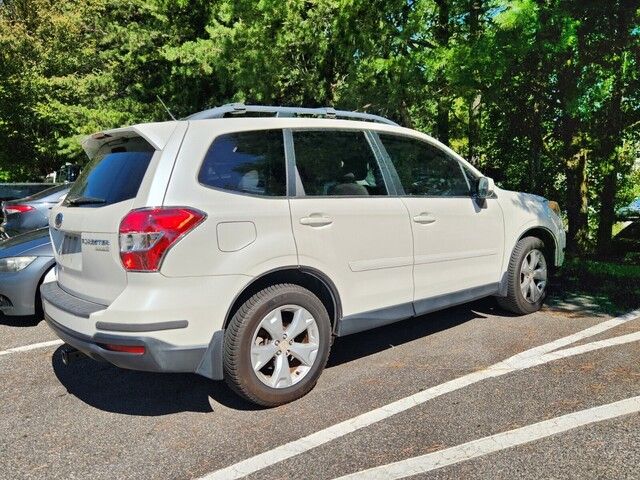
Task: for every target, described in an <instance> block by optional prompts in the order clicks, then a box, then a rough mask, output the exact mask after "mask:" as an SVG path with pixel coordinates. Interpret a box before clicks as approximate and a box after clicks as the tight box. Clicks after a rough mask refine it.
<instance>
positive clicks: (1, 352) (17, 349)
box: [0, 340, 64, 357]
mask: <svg viewBox="0 0 640 480" xmlns="http://www.w3.org/2000/svg"><path fill="white" fill-rule="evenodd" d="M63 343H64V342H63V341H62V340H51V341H50V342H40V343H32V344H31V345H25V346H23V347H14V348H9V349H7V350H0V357H2V356H3V355H9V354H11V353H20V352H28V351H29V350H35V349H37V348H45V347H54V346H57V345H62V344H63Z"/></svg>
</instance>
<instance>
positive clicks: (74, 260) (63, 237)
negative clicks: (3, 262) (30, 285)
mask: <svg viewBox="0 0 640 480" xmlns="http://www.w3.org/2000/svg"><path fill="white" fill-rule="evenodd" d="M153 125H161V126H162V128H160V127H159V128H156V131H155V133H158V130H159V131H160V133H162V134H163V135H160V136H158V135H155V136H154V135H145V133H144V129H142V130H141V128H140V127H132V128H131V129H119V130H114V131H110V132H106V133H101V134H96V135H94V136H93V137H91V138H90V139H89V140H88V141H87V142H85V144H84V147H85V150H86V151H87V153H88V155H89V162H88V163H87V164H86V165H85V167H84V168H83V171H82V173H81V175H80V176H79V177H78V179H77V180H76V182H75V183H74V185H73V187H72V188H71V190H70V191H69V194H68V195H67V197H66V198H65V200H64V201H63V202H62V204H61V205H59V206H56V207H55V208H54V209H53V210H52V211H51V215H50V227H51V229H50V231H51V238H52V241H53V247H54V250H55V258H56V262H57V264H58V284H59V285H60V287H61V288H63V289H64V290H65V291H67V292H68V293H70V294H72V295H74V296H77V297H79V298H83V299H85V300H88V301H91V302H95V303H99V304H102V305H109V304H110V303H111V302H112V301H113V300H114V299H115V298H116V297H117V296H118V295H119V294H120V293H121V292H122V290H124V288H125V287H126V284H127V273H126V271H125V269H124V267H123V265H122V262H121V259H120V248H119V228H120V222H121V221H122V218H123V217H124V216H125V215H126V214H127V213H128V212H129V211H130V210H131V209H133V208H136V207H139V206H140V203H141V202H140V199H138V201H137V200H136V199H137V197H138V195H139V192H141V193H142V191H143V190H147V191H148V190H149V188H150V184H151V182H152V178H150V177H152V176H153V174H154V170H156V169H157V167H158V163H159V161H160V157H161V156H162V155H161V149H162V147H163V146H164V144H166V142H167V140H168V138H169V137H170V135H171V132H172V130H171V129H167V128H166V125H165V124H148V128H151V127H153ZM141 127H145V126H141ZM147 133H148V132H147ZM162 137H164V138H162ZM143 200H144V199H143ZM143 204H144V202H143Z"/></svg>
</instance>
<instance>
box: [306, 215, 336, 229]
mask: <svg viewBox="0 0 640 480" xmlns="http://www.w3.org/2000/svg"><path fill="white" fill-rule="evenodd" d="M300 223H301V224H302V225H307V226H309V227H324V226H325V225H331V224H332V223H333V220H332V219H331V218H330V217H324V216H322V215H314V214H311V215H309V216H308V217H303V218H301V219H300Z"/></svg>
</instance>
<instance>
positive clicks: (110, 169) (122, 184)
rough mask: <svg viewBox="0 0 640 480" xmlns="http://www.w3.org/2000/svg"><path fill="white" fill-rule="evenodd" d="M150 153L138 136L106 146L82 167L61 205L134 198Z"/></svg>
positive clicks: (107, 202)
mask: <svg viewBox="0 0 640 480" xmlns="http://www.w3.org/2000/svg"><path fill="white" fill-rule="evenodd" d="M154 152H155V150H154V149H153V147H152V146H151V145H149V144H148V143H147V142H145V141H144V140H142V139H140V138H136V139H128V141H126V142H119V143H118V144H117V145H109V146H106V151H102V150H101V151H99V152H98V154H97V155H96V156H95V157H94V158H93V159H92V160H91V161H90V162H89V163H88V164H87V165H86V166H85V167H84V170H83V171H82V173H81V174H80V176H79V177H78V179H77V180H76V182H75V183H74V184H73V187H71V190H70V191H69V194H68V195H67V197H66V198H65V200H64V205H66V206H73V207H81V206H82V207H101V206H105V205H111V204H114V203H119V202H122V201H125V200H130V199H132V198H135V197H136V195H137V194H138V189H139V188H140V184H141V183H142V179H143V178H144V174H145V173H146V171H147V168H148V167H149V163H150V162H151V157H153V154H154Z"/></svg>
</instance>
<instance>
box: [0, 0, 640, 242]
mask: <svg viewBox="0 0 640 480" xmlns="http://www.w3.org/2000/svg"><path fill="white" fill-rule="evenodd" d="M159 99H162V101H164V103H166V105H167V106H168V108H169V109H170V110H171V112H172V113H173V114H174V115H175V116H176V117H182V116H185V115H187V114H189V113H193V112H195V111H198V110H202V109H205V108H208V107H211V106H214V105H220V104H223V103H228V102H231V101H244V102H247V103H249V102H250V103H258V104H278V105H296V106H334V107H336V108H341V109H355V110H359V111H368V112H370V113H377V114H381V115H385V116H388V117H390V118H392V119H394V120H396V121H397V122H398V123H400V124H402V125H405V126H408V127H412V128H416V129H418V130H421V131H424V132H426V133H429V134H431V135H433V136H434V137H436V138H438V139H439V140H441V141H442V142H444V143H445V144H448V145H450V146H451V147H452V148H454V149H455V150H457V151H458V152H460V153H461V154H462V155H463V156H466V157H467V158H468V159H469V160H470V161H471V162H473V163H474V164H475V165H477V166H478V167H479V168H480V169H481V170H482V171H483V172H485V173H486V174H487V175H488V176H492V177H493V178H494V179H495V180H496V181H497V182H498V183H499V184H500V185H502V186H503V187H506V188H511V189H518V190H525V191H530V192H533V193H538V194H541V195H544V196H546V197H548V198H551V199H556V200H558V201H559V202H560V204H561V206H562V207H563V208H564V209H565V210H566V213H567V219H568V224H569V239H570V247H571V248H573V249H574V250H578V251H580V250H585V249H588V248H592V247H594V246H595V245H597V247H598V248H599V249H600V250H602V251H605V250H606V249H607V248H608V243H609V240H610V238H611V228H612V225H613V222H614V220H615V214H614V212H615V209H616V208H617V207H618V206H620V205H621V204H623V203H628V202H629V201H630V200H631V198H633V197H635V196H640V181H639V180H640V179H639V176H638V174H637V171H636V173H634V171H633V164H634V162H636V163H637V162H638V158H639V157H640V0H384V1H381V0H367V1H364V0H279V1H275V0H260V1H246V0H218V1H206V0H193V1H189V0H127V1H122V0H55V1H54V0H4V1H3V2H0V172H1V173H0V174H1V175H2V178H4V179H5V180H28V179H36V178H38V177H41V176H42V175H45V174H46V173H48V172H50V171H52V170H54V169H55V168H56V167H58V166H59V165H61V164H63V163H65V162H68V161H71V162H82V161H83V158H84V157H83V154H82V152H81V149H80V146H79V139H80V138H81V137H82V136H83V135H86V134H89V133H92V132H95V131H98V130H102V129H105V128H111V127H117V126H121V125H124V124H131V123H136V122H143V121H160V120H166V119H168V114H167V112H166V111H165V109H164V108H163V106H162V104H161V102H160V101H159Z"/></svg>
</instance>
